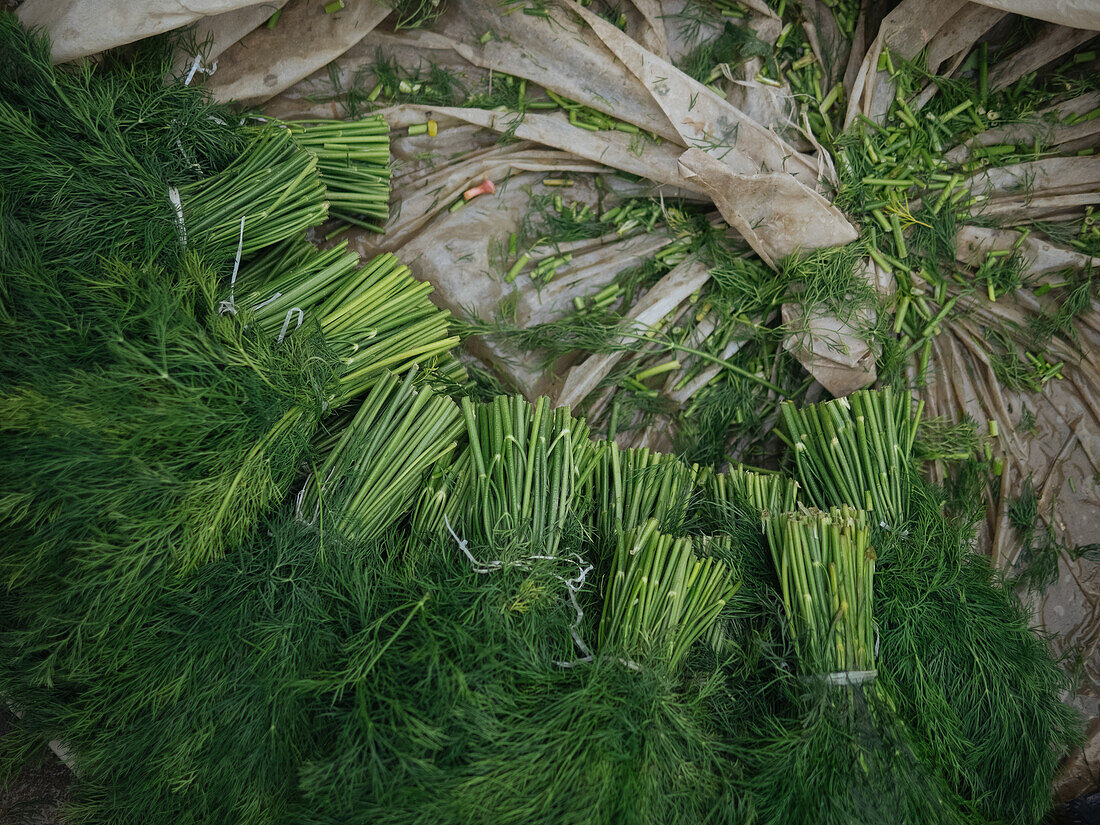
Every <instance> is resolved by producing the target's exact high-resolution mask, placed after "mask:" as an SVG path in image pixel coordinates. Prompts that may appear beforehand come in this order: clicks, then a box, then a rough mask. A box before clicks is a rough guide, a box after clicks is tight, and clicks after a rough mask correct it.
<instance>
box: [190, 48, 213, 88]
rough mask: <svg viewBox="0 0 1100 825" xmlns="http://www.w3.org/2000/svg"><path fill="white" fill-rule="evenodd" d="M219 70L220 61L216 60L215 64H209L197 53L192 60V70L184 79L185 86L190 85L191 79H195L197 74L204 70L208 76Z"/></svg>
mask: <svg viewBox="0 0 1100 825" xmlns="http://www.w3.org/2000/svg"><path fill="white" fill-rule="evenodd" d="M217 70H218V61H217V60H215V61H214V63H213V65H211V66H207V65H206V64H205V63H203V62H202V55H201V54H197V55H195V59H194V60H192V61H191V71H189V72H188V73H187V78H186V79H185V80H184V81H183V85H184V86H190V85H191V81H192V80H194V79H195V74H196V73H198V72H202V73H203V74H204V75H206V76H208V77H209V76H210V75H212V74H214V72H216V71H217Z"/></svg>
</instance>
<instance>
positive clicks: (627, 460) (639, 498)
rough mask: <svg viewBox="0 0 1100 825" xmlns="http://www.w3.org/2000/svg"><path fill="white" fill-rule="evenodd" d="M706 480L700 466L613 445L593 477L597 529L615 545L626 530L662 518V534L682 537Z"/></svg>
mask: <svg viewBox="0 0 1100 825" xmlns="http://www.w3.org/2000/svg"><path fill="white" fill-rule="evenodd" d="M706 477H707V471H706V470H705V469H701V468H700V467H699V465H698V464H692V465H691V466H688V465H687V464H684V463H683V462H682V461H680V460H679V459H678V458H677V457H676V456H674V455H669V454H667V453H658V452H653V451H651V450H649V449H648V448H641V449H637V450H623V449H620V448H619V445H618V444H616V443H615V442H614V441H610V442H608V444H607V446H606V447H605V448H604V449H603V450H602V451H601V453H600V461H599V465H598V466H597V468H596V471H595V473H594V474H593V482H594V487H595V498H596V520H597V530H598V531H599V533H600V535H601V536H603V537H604V538H606V539H609V540H610V541H611V542H612V543H614V542H616V541H617V539H618V536H619V535H620V534H621V533H623V532H624V531H630V530H633V529H635V528H637V527H641V526H642V525H643V524H645V523H646V522H648V521H649V520H650V519H656V520H657V523H658V524H659V525H660V528H661V531H662V532H665V533H673V534H675V533H678V532H680V530H681V528H682V527H683V525H684V522H685V520H686V519H687V515H688V509H689V507H690V506H691V504H692V501H693V499H694V498H695V497H696V494H697V492H698V490H699V487H700V486H701V485H702V484H703V483H704V480H705V479H706Z"/></svg>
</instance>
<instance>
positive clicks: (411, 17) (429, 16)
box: [392, 0, 447, 31]
mask: <svg viewBox="0 0 1100 825" xmlns="http://www.w3.org/2000/svg"><path fill="white" fill-rule="evenodd" d="M392 2H393V10H394V11H395V12H396V13H397V21H396V22H395V23H394V24H393V28H394V31H400V30H401V29H423V28H427V27H428V26H430V25H431V24H432V23H434V22H435V21H436V20H438V19H439V18H440V17H441V16H442V15H443V13H444V12H445V11H446V10H447V2H446V0H392Z"/></svg>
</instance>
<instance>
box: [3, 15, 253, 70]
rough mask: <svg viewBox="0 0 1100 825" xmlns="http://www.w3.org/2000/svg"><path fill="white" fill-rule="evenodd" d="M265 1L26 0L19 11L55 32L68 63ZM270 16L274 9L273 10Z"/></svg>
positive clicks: (58, 52) (27, 21)
mask: <svg viewBox="0 0 1100 825" xmlns="http://www.w3.org/2000/svg"><path fill="white" fill-rule="evenodd" d="M261 2H263V0H142V2H140V3H120V2H118V0H25V2H23V4H22V5H20V6H19V8H18V9H16V12H15V13H16V15H17V16H18V17H19V19H20V20H21V21H23V24H24V25H26V26H41V27H42V28H43V29H45V30H46V32H48V33H49V35H50V40H51V41H52V44H53V60H54V62H55V63H64V62H66V61H69V60H75V59H76V58H78V57H87V56H89V55H93V54H98V53H99V52H101V51H104V50H105V49H111V48H114V47H115V46H122V45H124V44H126V43H133V42H134V41H136V40H141V39H142V38H144V37H152V36H153V35H155V34H162V33H163V32H167V31H171V30H172V29H178V28H179V27H181V26H186V25H188V24H189V23H193V22H195V21H196V20H200V19H202V18H203V17H209V16H212V15H221V14H225V13H226V12H232V11H234V10H236V9H241V8H245V7H248V6H256V5H258V4H260V3H261ZM268 16H270V12H269V13H268Z"/></svg>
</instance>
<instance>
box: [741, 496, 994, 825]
mask: <svg viewBox="0 0 1100 825" xmlns="http://www.w3.org/2000/svg"><path fill="white" fill-rule="evenodd" d="M765 520H766V521H769V522H770V521H774V522H775V524H774V527H773V528H772V529H769V530H766V532H767V534H768V544H769V545H770V550H771V555H772V560H773V564H774V565H775V569H776V572H777V573H778V586H779V592H780V596H781V600H782V605H783V614H784V620H785V622H786V625H787V628H788V634H789V636H788V643H789V644H790V645H791V646H792V651H793V654H794V659H795V661H794V663H793V667H792V670H793V674H792V675H781V676H779V677H777V678H776V679H775V680H774V681H773V682H772V689H773V690H775V691H776V692H777V693H778V695H779V696H780V697H781V704H779V705H778V708H777V709H778V712H777V713H774V714H773V715H771V716H770V718H765V719H763V720H762V721H761V722H759V723H757V724H755V725H752V726H750V727H751V728H752V730H753V731H754V734H755V736H751V737H750V738H749V739H748V740H747V741H746V742H745V745H744V749H745V752H744V753H743V759H744V760H745V761H746V773H745V779H744V783H745V787H746V790H747V792H748V793H750V794H751V795H752V797H753V803H754V805H755V806H756V808H757V810H758V811H759V812H760V814H761V816H762V818H763V819H764V821H774V822H803V821H816V822H826V823H833V822H835V823H841V822H849V823H850V822H867V823H874V822H882V821H894V822H936V823H950V822H958V823H963V822H968V821H974V817H973V815H972V814H971V813H969V812H968V811H967V809H966V806H965V804H964V800H962V799H961V798H960V797H959V796H958V795H957V794H956V793H955V792H954V790H953V789H952V788H951V786H950V785H949V784H948V782H947V781H946V779H945V778H944V776H943V775H942V772H941V767H940V765H939V763H938V762H937V761H935V760H934V759H932V758H930V756H931V754H930V753H929V751H928V748H927V747H926V745H925V744H924V743H923V742H922V741H921V739H920V738H919V736H917V735H916V732H915V731H914V730H913V729H912V728H910V727H909V726H908V725H906V724H905V722H904V721H903V720H902V719H901V718H900V717H899V715H898V713H897V711H896V707H895V700H894V698H893V696H894V689H893V686H892V680H891V677H890V675H889V674H887V673H885V672H883V671H881V670H880V669H879V665H878V657H877V656H876V641H875V626H874V621H873V601H872V597H873V583H874V580H875V576H874V573H875V564H876V562H875V558H876V556H875V551H874V550H873V549H872V547H871V544H870V542H871V525H870V522H869V518H868V514H867V513H865V512H863V511H860V510H857V509H855V508H851V507H848V506H842V507H834V508H832V509H830V510H829V511H827V512H825V511H820V510H816V509H808V508H805V507H800V508H799V509H798V510H797V511H795V512H791V513H777V514H770V515H768V516H766V518H765ZM754 740H755V744H752V743H753V742H754ZM738 752H739V753H741V751H738Z"/></svg>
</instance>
